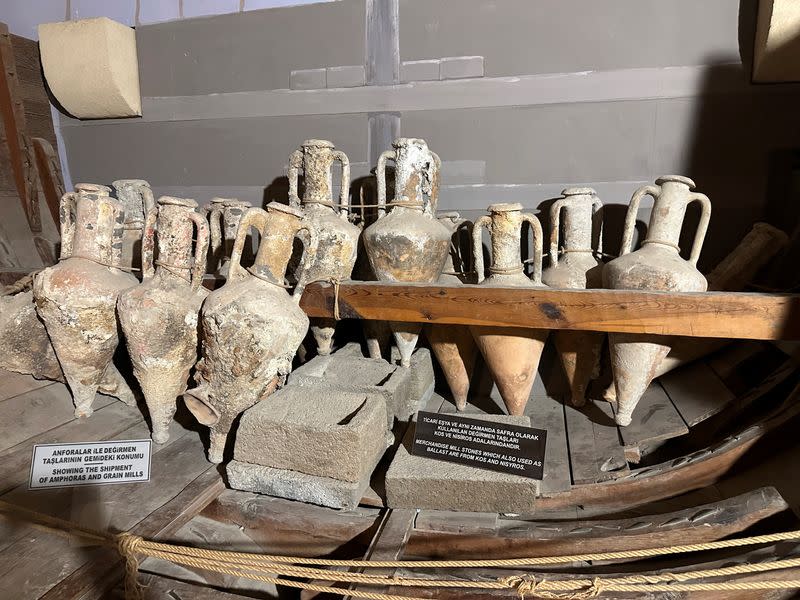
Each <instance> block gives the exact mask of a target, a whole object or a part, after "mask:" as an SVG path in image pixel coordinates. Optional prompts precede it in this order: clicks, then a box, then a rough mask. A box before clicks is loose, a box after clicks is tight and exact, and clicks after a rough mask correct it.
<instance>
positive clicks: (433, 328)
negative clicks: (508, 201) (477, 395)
mask: <svg viewBox="0 0 800 600" xmlns="http://www.w3.org/2000/svg"><path fill="white" fill-rule="evenodd" d="M439 221H440V222H442V223H443V224H444V225H445V226H447V227H449V228H450V229H451V231H452V232H453V233H452V242H451V244H450V251H449V252H448V253H447V259H446V260H445V263H444V268H443V269H442V274H441V275H440V276H439V283H441V284H445V285H462V284H463V283H471V278H470V277H469V272H468V269H467V266H466V261H465V260H464V258H465V254H464V253H462V244H461V241H462V238H463V237H469V241H470V243H471V241H472V233H471V232H472V223H470V222H469V221H467V220H466V219H462V218H461V217H460V215H459V214H458V213H444V214H441V215H440V216H439ZM425 333H426V335H427V336H428V342H430V345H431V350H433V353H434V355H435V356H436V360H437V361H438V362H439V366H441V367H442V372H443V373H444V377H445V379H446V380H447V385H448V387H449V388H450V393H451V394H452V395H453V400H454V401H455V404H456V408H458V410H464V408H465V407H466V405H467V396H468V394H469V385H470V381H471V380H472V374H473V371H474V369H475V361H476V360H477V358H478V347H477V346H476V345H475V340H474V338H473V337H472V333H471V332H470V330H469V327H468V326H467V325H429V326H428V327H427V328H426V332H425Z"/></svg>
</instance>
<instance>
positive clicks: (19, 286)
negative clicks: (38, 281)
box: [0, 269, 42, 296]
mask: <svg viewBox="0 0 800 600" xmlns="http://www.w3.org/2000/svg"><path fill="white" fill-rule="evenodd" d="M41 270H42V269H38V270H36V271H33V272H32V273H28V274H27V275H25V277H22V278H20V279H17V280H16V281H15V282H14V283H12V284H10V285H7V286H5V287H4V288H3V289H2V291H0V296H13V295H14V294H17V293H19V292H24V291H25V290H27V289H28V288H29V287H30V286H32V285H33V278H34V277H36V274H37V273H39V272H40V271H41Z"/></svg>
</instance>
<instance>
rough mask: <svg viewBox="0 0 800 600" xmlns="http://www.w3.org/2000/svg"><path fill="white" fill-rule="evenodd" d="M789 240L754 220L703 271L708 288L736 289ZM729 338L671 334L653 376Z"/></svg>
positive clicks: (610, 392)
mask: <svg viewBox="0 0 800 600" xmlns="http://www.w3.org/2000/svg"><path fill="white" fill-rule="evenodd" d="M788 243H789V237H788V236H787V235H786V234H785V233H784V232H783V231H781V230H780V229H778V228H777V227H773V226H772V225H769V224H767V223H756V224H755V225H753V228H752V229H751V230H750V231H749V232H748V233H747V235H746V236H745V237H744V238H743V239H742V241H741V242H739V245H738V246H736V248H734V249H733V251H732V252H731V253H730V254H728V256H726V257H725V258H724V259H722V262H720V263H719V264H718V265H717V266H716V267H715V268H714V270H713V271H711V272H710V273H709V274H708V275H706V279H707V280H708V289H709V291H712V290H716V291H725V292H736V291H741V290H742V289H744V287H745V285H746V284H747V282H749V281H750V280H751V279H752V278H753V276H755V275H756V273H758V272H759V271H760V270H761V268H762V267H763V266H764V265H766V264H767V263H768V262H769V261H770V259H772V257H774V256H775V255H776V254H777V253H778V252H780V251H781V250H782V249H783V248H784V247H785V246H786V245H787V244H788ZM730 342H731V340H726V339H718V338H696V337H682V336H674V337H672V336H670V352H669V354H668V355H667V357H666V358H665V359H664V360H663V361H661V364H660V365H659V366H658V368H657V369H656V371H655V375H654V377H653V378H654V379H655V378H656V377H661V376H662V375H664V374H665V373H669V372H670V371H672V370H673V369H675V368H677V367H679V366H681V365H684V364H686V363H688V362H691V361H693V360H697V359H699V358H702V357H703V356H707V355H708V354H711V353H712V352H714V351H716V350H719V349H720V348H722V347H724V346H726V345H727V344H729V343H730ZM603 397H604V398H605V399H606V400H608V401H609V402H616V400H617V396H616V389H615V388H614V384H613V383H612V384H611V385H610V386H609V387H608V389H606V391H605V393H604V396H603Z"/></svg>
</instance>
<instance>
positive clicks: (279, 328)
mask: <svg viewBox="0 0 800 600" xmlns="http://www.w3.org/2000/svg"><path fill="white" fill-rule="evenodd" d="M302 217H303V213H302V212H301V211H299V210H297V209H295V208H292V207H289V206H285V205H282V204H278V203H275V202H271V203H270V204H269V205H268V206H267V210H266V211H264V210H262V209H260V208H251V209H249V210H248V211H247V212H246V213H245V214H244V216H243V217H242V221H241V225H240V227H239V232H238V234H237V236H236V240H235V243H234V247H233V251H232V253H231V262H230V270H229V276H228V280H227V281H226V282H225V285H223V286H222V287H221V288H220V289H218V290H215V291H213V292H212V293H211V294H209V296H208V298H206V300H205V302H204V303H203V307H202V310H201V321H202V325H201V332H202V333H201V354H202V359H201V360H200V362H199V363H198V365H197V372H196V374H195V379H196V380H197V383H198V386H197V387H196V388H193V389H190V390H188V391H187V392H186V393H185V394H184V400H185V402H186V406H187V407H188V408H189V410H190V411H191V412H192V414H194V416H195V418H197V420H198V421H199V422H200V423H201V424H203V425H207V426H209V427H210V428H211V443H210V447H209V450H208V459H209V460H210V461H211V462H215V463H219V462H222V457H223V452H224V449H225V443H226V440H227V437H228V433H229V431H230V429H231V425H232V424H233V421H234V419H235V418H236V417H237V416H238V415H239V414H240V413H242V412H243V411H245V410H246V409H248V408H250V407H251V406H253V405H254V404H255V403H256V402H258V401H259V400H262V399H263V398H265V397H267V396H268V395H269V394H271V393H272V392H273V391H275V389H276V388H277V387H278V385H280V384H282V383H283V381H285V378H286V376H287V375H288V374H289V372H290V371H291V368H292V359H293V358H294V355H295V353H296V352H297V348H298V347H299V346H300V343H301V342H302V341H303V338H304V337H305V335H306V333H307V332H308V317H306V315H305V313H304V312H303V311H302V310H301V309H300V306H299V303H300V296H301V295H302V293H303V289H304V288H305V278H304V276H303V275H301V276H300V278H299V280H298V283H297V285H296V286H295V289H294V291H293V293H292V294H289V293H288V291H287V290H286V288H285V287H284V284H283V281H284V277H285V274H286V273H285V270H286V266H287V264H288V262H289V259H290V257H291V254H292V242H293V239H294V237H295V235H296V234H297V233H298V231H300V230H305V231H306V233H307V234H308V240H309V243H308V245H307V246H306V250H305V252H304V256H303V259H302V260H301V268H303V269H305V268H307V266H308V264H310V262H311V261H312V260H313V254H314V252H315V250H316V248H315V240H314V236H313V232H312V231H311V230H309V229H308V227H307V226H306V225H303V224H302V223H301V220H302ZM250 227H255V228H256V229H258V231H259V233H260V234H261V243H260V244H259V248H258V253H257V254H256V259H255V263H254V264H253V266H252V267H250V268H248V269H246V270H245V269H243V268H242V266H241V253H242V247H243V246H244V242H245V238H246V236H247V232H248V230H249V228H250ZM268 233H269V235H271V239H269V240H267V234H268ZM270 265H272V266H270ZM278 266H280V268H278ZM276 271H277V272H276Z"/></svg>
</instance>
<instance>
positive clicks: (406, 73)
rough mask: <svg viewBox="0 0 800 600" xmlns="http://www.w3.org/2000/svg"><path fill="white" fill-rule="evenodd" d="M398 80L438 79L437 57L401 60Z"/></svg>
mask: <svg viewBox="0 0 800 600" xmlns="http://www.w3.org/2000/svg"><path fill="white" fill-rule="evenodd" d="M400 81H439V59H436V58H434V59H430V60H406V61H403V62H402V63H401V65H400Z"/></svg>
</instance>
